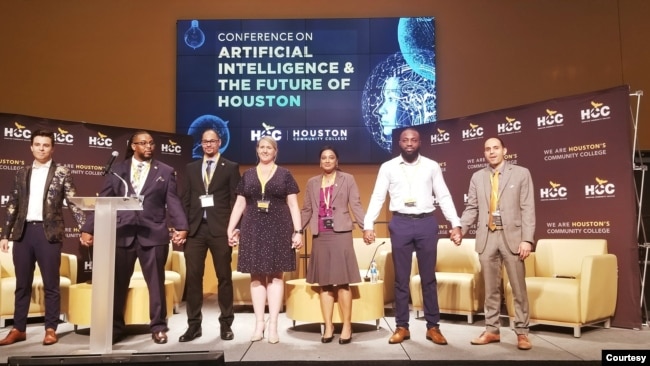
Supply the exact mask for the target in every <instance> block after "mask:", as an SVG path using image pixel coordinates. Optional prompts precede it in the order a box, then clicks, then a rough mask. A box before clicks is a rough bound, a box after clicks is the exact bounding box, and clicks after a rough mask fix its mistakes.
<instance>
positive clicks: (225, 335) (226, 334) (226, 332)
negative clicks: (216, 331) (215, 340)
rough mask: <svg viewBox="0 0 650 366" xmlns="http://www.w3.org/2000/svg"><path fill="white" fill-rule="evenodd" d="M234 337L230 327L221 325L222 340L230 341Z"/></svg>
mask: <svg viewBox="0 0 650 366" xmlns="http://www.w3.org/2000/svg"><path fill="white" fill-rule="evenodd" d="M234 338H235V333H233V332H232V329H231V328H230V326H228V325H222V326H221V339H223V340H224V341H231V340H233V339H234Z"/></svg>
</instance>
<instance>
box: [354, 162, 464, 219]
mask: <svg viewBox="0 0 650 366" xmlns="http://www.w3.org/2000/svg"><path fill="white" fill-rule="evenodd" d="M386 193H388V194H389V195H390V205H389V209H390V210H391V211H393V212H394V211H397V212H401V213H404V214H416V215H417V214H422V213H427V212H433V211H434V210H435V209H436V208H435V206H434V200H435V199H437V200H438V204H439V205H440V208H441V209H442V213H443V214H444V215H445V218H446V219H447V220H449V222H450V223H451V225H452V227H460V218H459V217H458V214H457V213H456V207H455V206H454V202H453V200H452V198H451V194H450V193H449V189H448V188H447V184H445V180H444V178H443V176H442V170H441V169H440V165H439V164H438V163H437V162H436V161H434V160H431V159H429V158H426V157H424V156H422V155H420V156H418V158H417V160H416V161H415V162H413V163H408V162H406V161H405V160H404V158H402V156H401V155H400V156H398V157H396V158H393V159H391V160H389V161H387V162H385V163H383V164H382V165H381V167H380V168H379V173H378V174H377V181H376V182H375V188H374V190H373V192H372V195H371V196H370V204H369V205H368V211H367V212H366V217H365V221H364V223H363V227H364V230H373V226H374V222H375V220H376V219H377V217H378V216H379V211H380V210H381V207H382V206H383V205H384V201H385V200H386ZM407 202H412V204H413V206H410V205H407Z"/></svg>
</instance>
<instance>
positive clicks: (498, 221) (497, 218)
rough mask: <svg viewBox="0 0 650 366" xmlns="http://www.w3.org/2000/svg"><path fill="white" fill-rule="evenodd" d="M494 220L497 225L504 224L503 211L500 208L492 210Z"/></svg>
mask: <svg viewBox="0 0 650 366" xmlns="http://www.w3.org/2000/svg"><path fill="white" fill-rule="evenodd" d="M492 222H493V223H494V225H496V226H503V222H502V221H501V212H500V211H499V210H496V211H494V212H492Z"/></svg>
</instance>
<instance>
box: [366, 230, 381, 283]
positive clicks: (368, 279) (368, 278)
mask: <svg viewBox="0 0 650 366" xmlns="http://www.w3.org/2000/svg"><path fill="white" fill-rule="evenodd" d="M384 244H386V241H385V240H384V241H382V242H381V243H379V245H377V247H376V248H375V252H374V253H372V258H370V264H368V270H367V271H366V275H365V276H364V277H363V280H364V281H365V282H370V276H368V274H369V273H370V267H372V262H373V261H374V260H375V256H376V255H377V250H378V249H379V247H380V246H382V245H384Z"/></svg>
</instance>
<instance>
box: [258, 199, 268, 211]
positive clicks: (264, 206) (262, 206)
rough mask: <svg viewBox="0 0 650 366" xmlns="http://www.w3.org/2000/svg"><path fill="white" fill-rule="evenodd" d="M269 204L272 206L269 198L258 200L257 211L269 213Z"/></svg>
mask: <svg viewBox="0 0 650 366" xmlns="http://www.w3.org/2000/svg"><path fill="white" fill-rule="evenodd" d="M269 206H271V202H270V201H268V200H258V201H257V211H258V212H264V213H269Z"/></svg>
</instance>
